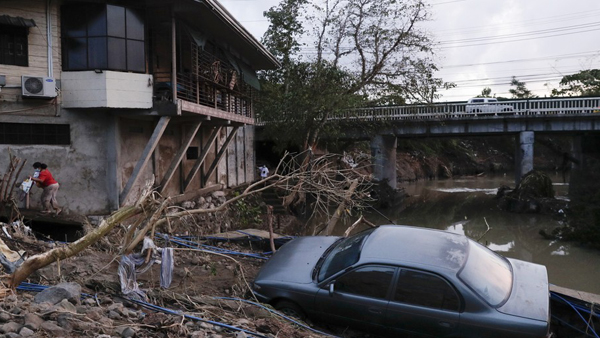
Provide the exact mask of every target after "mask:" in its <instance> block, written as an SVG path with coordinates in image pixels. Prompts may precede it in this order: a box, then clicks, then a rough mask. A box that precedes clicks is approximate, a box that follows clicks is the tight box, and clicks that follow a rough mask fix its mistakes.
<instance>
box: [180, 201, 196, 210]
mask: <svg viewBox="0 0 600 338" xmlns="http://www.w3.org/2000/svg"><path fill="white" fill-rule="evenodd" d="M181 206H182V207H183V208H185V209H194V208H195V207H196V203H195V202H194V201H185V202H183V203H181Z"/></svg>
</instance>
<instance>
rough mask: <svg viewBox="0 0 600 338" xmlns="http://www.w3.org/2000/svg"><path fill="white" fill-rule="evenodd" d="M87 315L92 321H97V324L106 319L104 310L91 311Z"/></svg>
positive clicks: (95, 309)
mask: <svg viewBox="0 0 600 338" xmlns="http://www.w3.org/2000/svg"><path fill="white" fill-rule="evenodd" d="M85 315H86V317H88V318H89V319H91V320H93V321H97V322H98V321H100V319H101V318H102V317H104V313H103V311H102V309H98V308H94V309H90V310H89V311H88V312H87V313H86V314H85Z"/></svg>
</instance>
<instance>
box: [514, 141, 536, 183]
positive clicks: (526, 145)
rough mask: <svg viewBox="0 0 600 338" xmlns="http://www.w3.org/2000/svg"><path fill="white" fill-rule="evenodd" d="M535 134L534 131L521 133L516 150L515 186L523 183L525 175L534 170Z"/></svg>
mask: <svg viewBox="0 0 600 338" xmlns="http://www.w3.org/2000/svg"><path fill="white" fill-rule="evenodd" d="M534 140H535V134H534V132H532V131H522V132H520V133H519V142H517V143H516V149H515V185H518V184H519V183H520V182H521V178H522V177H523V175H525V174H527V173H528V172H530V171H532V170H533V142H534Z"/></svg>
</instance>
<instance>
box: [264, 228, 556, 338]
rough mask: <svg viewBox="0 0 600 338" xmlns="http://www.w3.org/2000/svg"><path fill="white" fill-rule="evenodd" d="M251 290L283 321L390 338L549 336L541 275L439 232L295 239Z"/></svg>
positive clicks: (385, 232)
mask: <svg viewBox="0 0 600 338" xmlns="http://www.w3.org/2000/svg"><path fill="white" fill-rule="evenodd" d="M253 288H254V291H255V293H256V295H257V297H258V298H259V299H260V300H261V301H263V302H265V303H270V304H272V305H274V306H275V308H277V309H280V310H281V311H283V312H284V313H287V314H290V315H293V316H296V317H299V318H304V317H305V316H309V317H312V318H315V319H319V320H323V321H328V322H332V323H337V324H341V325H348V326H353V327H356V328H359V329H365V330H369V331H375V332H378V333H383V334H388V335H391V336H394V337H395V336H399V335H406V334H409V335H411V336H414V335H416V336H419V337H461V338H468V337H473V338H475V337H486V338H494V337H498V338H500V337H511V338H529V337H536V338H541V337H546V336H548V333H549V323H550V309H549V296H548V295H549V291H548V276H547V272H546V268H545V267H544V266H542V265H537V264H533V263H528V262H524V261H520V260H516V259H507V258H504V257H502V256H500V255H498V254H496V253H494V252H493V251H491V250H489V249H488V248H486V247H484V246H482V245H480V244H479V243H477V242H475V241H473V240H470V239H469V238H467V237H465V236H462V235H458V234H453V233H449V232H445V231H439V230H431V229H423V228H417V227H409V226H381V227H378V228H376V229H370V230H367V231H363V232H360V233H358V234H356V235H354V236H351V237H348V238H341V237H333V236H328V237H324V236H317V237H300V238H297V239H294V240H292V241H290V242H289V243H287V244H285V245H284V246H283V247H282V248H281V249H280V250H279V251H278V252H277V253H276V254H275V255H273V257H272V258H271V259H270V260H269V261H267V263H266V264H265V265H264V266H263V267H262V269H261V270H260V272H259V273H258V275H257V277H256V279H255V281H254V284H253Z"/></svg>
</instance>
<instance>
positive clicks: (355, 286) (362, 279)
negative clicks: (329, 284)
mask: <svg viewBox="0 0 600 338" xmlns="http://www.w3.org/2000/svg"><path fill="white" fill-rule="evenodd" d="M395 270H396V269H395V268H392V267H384V266H370V267H364V268H359V269H356V270H354V271H351V272H349V273H347V274H345V275H343V276H341V277H340V278H338V279H337V280H336V282H335V286H334V288H335V291H336V292H344V293H351V294H355V295H360V296H365V297H371V298H385V296H386V295H387V291H388V289H389V287H390V283H391V282H392V278H393V277H394V272H395Z"/></svg>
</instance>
